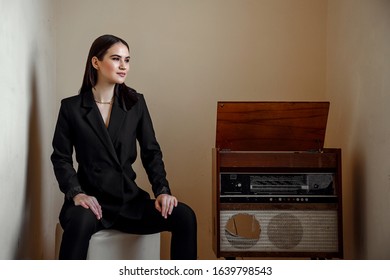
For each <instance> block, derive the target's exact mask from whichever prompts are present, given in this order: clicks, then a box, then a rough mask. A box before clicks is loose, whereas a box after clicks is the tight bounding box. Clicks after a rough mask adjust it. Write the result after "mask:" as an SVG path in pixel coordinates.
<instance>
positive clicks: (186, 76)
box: [57, 0, 326, 259]
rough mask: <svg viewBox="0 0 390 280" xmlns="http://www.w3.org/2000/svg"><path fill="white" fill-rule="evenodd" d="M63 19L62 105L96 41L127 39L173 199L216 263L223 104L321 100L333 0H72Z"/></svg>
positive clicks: (204, 255)
mask: <svg viewBox="0 0 390 280" xmlns="http://www.w3.org/2000/svg"><path fill="white" fill-rule="evenodd" d="M114 3H115V4H114ZM57 17H58V18H57V20H58V21H57V22H58V29H57V30H58V33H57V38H58V40H57V78H58V83H57V93H58V97H59V98H62V97H66V96H69V95H73V94H76V93H77V91H78V89H79V87H80V83H81V78H82V74H83V70H84V64H85V59H86V55H87V51H88V49H89V46H90V44H91V42H92V40H93V39H95V37H97V36H99V35H101V34H104V33H112V34H117V35H119V36H121V37H123V38H125V39H126V40H127V41H128V42H129V44H130V47H131V57H132V58H131V71H130V74H129V78H128V82H127V83H128V84H129V85H131V86H133V87H134V88H136V89H137V90H138V91H140V92H142V93H144V94H145V96H146V99H147V102H148V105H149V109H150V111H151V114H152V117H153V119H154V125H155V129H156V132H157V136H158V139H159V141H160V144H161V146H162V149H163V152H164V156H165V162H166V167H167V171H168V178H169V181H170V183H171V186H172V190H173V192H174V194H176V195H177V196H178V198H179V199H180V200H182V201H184V202H186V203H188V204H190V205H191V206H192V207H193V208H194V209H195V211H196V213H197V216H198V224H199V231H198V232H199V258H201V259H212V258H215V255H214V254H213V252H212V246H211V226H212V222H211V148H212V147H214V143H215V121H216V119H215V118H216V102H217V101H218V100H323V99H324V97H325V90H326V86H325V81H326V74H325V73H326V68H325V67H326V1H321V0H319V1H318V0H317V1H313V0H299V1H281V0H278V1H268V0H267V1H248V0H245V1H241V0H240V1H238V0H211V1H209V0H207V1H205V0H204V1H181V0H169V1H127V0H123V1H102V0H100V1H96V0H93V1H92V0H91V1H78V0H72V1H60V2H59V6H58V14H57ZM137 169H138V170H139V174H140V178H139V180H138V183H139V184H140V185H141V186H144V187H145V188H146V189H149V183H147V181H146V179H145V176H144V174H143V173H142V169H141V168H140V167H139V165H138V166H137ZM163 243H164V244H167V240H166V238H165V237H164V240H163ZM165 247H166V246H165ZM164 251H165V252H167V250H164ZM163 257H164V258H166V257H167V254H166V253H165V255H164V256H163Z"/></svg>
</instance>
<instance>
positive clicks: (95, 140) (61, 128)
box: [51, 91, 170, 227]
mask: <svg viewBox="0 0 390 280" xmlns="http://www.w3.org/2000/svg"><path fill="white" fill-rule="evenodd" d="M134 94H135V96H136V97H137V99H138V101H137V102H136V103H135V104H134V105H133V106H132V107H131V108H130V109H127V108H126V106H125V104H124V102H123V99H122V98H120V96H119V94H118V93H116V94H115V99H114V104H113V108H112V112H111V117H110V123H109V126H108V128H106V126H105V125H104V122H103V118H102V117H101V115H100V112H99V109H98V108H97V106H96V104H95V101H94V98H93V94H92V91H89V92H86V93H83V94H79V95H76V96H72V97H69V98H65V99H63V100H62V101H61V108H60V111H59V115H58V120H57V124H56V128H55V133H54V137H53V153H52V155H51V161H52V163H53V167H54V173H55V176H56V178H57V181H58V184H59V187H60V190H61V191H62V192H63V193H64V194H65V199H64V205H63V207H62V211H61V213H63V212H64V211H66V208H67V207H69V206H70V205H72V204H73V203H74V202H73V199H72V198H73V197H74V196H75V195H76V194H78V193H80V192H84V193H86V194H88V195H93V196H95V197H96V198H97V200H98V201H99V203H100V205H101V206H102V211H103V219H102V223H103V225H104V226H106V227H109V226H110V225H111V224H112V223H113V221H114V219H115V217H116V216H117V215H118V214H119V213H120V212H121V214H123V215H125V216H127V217H130V218H140V217H141V215H142V212H143V201H144V200H145V199H149V198H150V197H149V194H148V193H147V192H146V191H144V190H142V189H141V188H139V187H138V186H137V185H136V183H135V179H136V174H135V172H134V170H133V168H132V164H133V163H134V161H135V160H136V157H137V145H136V143H137V140H138V143H139V147H140V156H141V160H142V163H143V165H144V168H145V170H146V173H147V174H148V178H149V181H150V183H151V185H152V190H153V193H154V195H155V196H156V197H157V196H158V195H159V194H162V193H167V194H170V189H169V184H168V181H167V179H166V172H165V168H164V163H163V160H162V153H161V149H160V146H159V144H158V142H157V140H156V137H155V133H154V129H153V125H152V121H151V118H150V115H149V112H148V108H147V106H146V103H145V99H144V97H143V95H142V94H139V93H136V92H134ZM73 149H74V151H75V156H76V161H77V171H76V170H75V167H74V165H73V160H72V158H73V157H72V155H73ZM60 219H61V214H60Z"/></svg>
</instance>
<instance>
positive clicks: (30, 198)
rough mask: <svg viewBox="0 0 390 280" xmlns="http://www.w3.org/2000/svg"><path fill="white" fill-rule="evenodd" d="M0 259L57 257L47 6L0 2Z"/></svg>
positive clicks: (44, 1) (43, 1)
mask: <svg viewBox="0 0 390 280" xmlns="http://www.w3.org/2000/svg"><path fill="white" fill-rule="evenodd" d="M0 45H1V46H0V61H1V69H0V88H1V100H2V101H1V102H0V120H1V129H0V137H1V141H0V159H1V161H0V194H1V195H0V221H1V228H0V240H1V242H0V259H14V258H18V259H41V258H50V257H52V254H53V253H54V251H53V252H52V244H51V243H52V242H53V241H54V239H53V238H54V236H53V234H54V226H53V224H54V221H55V220H56V216H57V213H55V211H53V209H55V207H53V203H54V201H55V199H54V197H55V195H54V191H55V189H54V188H53V186H54V181H53V176H52V175H51V172H50V169H51V167H50V165H49V162H48V157H49V153H50V149H51V147H50V142H51V134H52V126H53V114H55V112H54V100H55V95H56V93H55V55H54V54H55V22H54V7H53V5H52V2H51V1H49V0H39V1H32V0H30V1H23V0H13V1H7V0H0Z"/></svg>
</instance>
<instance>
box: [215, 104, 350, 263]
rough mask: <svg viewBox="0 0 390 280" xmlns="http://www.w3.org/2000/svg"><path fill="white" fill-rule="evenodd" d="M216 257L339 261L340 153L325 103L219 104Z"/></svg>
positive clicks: (340, 238) (216, 150)
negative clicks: (328, 136)
mask: <svg viewBox="0 0 390 280" xmlns="http://www.w3.org/2000/svg"><path fill="white" fill-rule="evenodd" d="M217 105H218V107H217V135H216V147H215V148H214V149H213V249H214V252H215V254H216V255H217V257H225V258H236V257H281V258H290V257H300V258H301V257H308V258H343V238H342V237H343V235H342V204H341V203H342V196H341V195H342V193H341V190H342V189H341V150H340V149H337V148H336V149H335V148H333V149H329V148H328V149H323V144H324V136H325V129H326V122H327V116H328V110H329V103H328V102H218V104H217Z"/></svg>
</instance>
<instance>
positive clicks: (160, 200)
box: [154, 194, 177, 219]
mask: <svg viewBox="0 0 390 280" xmlns="http://www.w3.org/2000/svg"><path fill="white" fill-rule="evenodd" d="M154 205H155V207H156V209H157V210H158V211H159V212H160V213H161V215H162V216H163V217H164V218H165V219H166V218H168V215H171V214H172V211H173V208H174V207H176V206H177V198H176V197H174V196H172V195H169V194H160V195H159V196H158V197H157V198H156V201H155V204H154Z"/></svg>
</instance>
